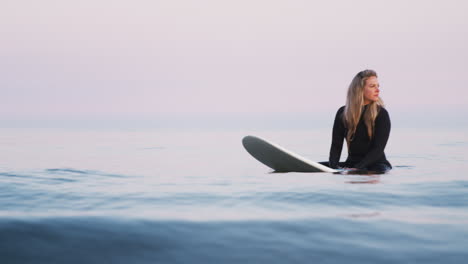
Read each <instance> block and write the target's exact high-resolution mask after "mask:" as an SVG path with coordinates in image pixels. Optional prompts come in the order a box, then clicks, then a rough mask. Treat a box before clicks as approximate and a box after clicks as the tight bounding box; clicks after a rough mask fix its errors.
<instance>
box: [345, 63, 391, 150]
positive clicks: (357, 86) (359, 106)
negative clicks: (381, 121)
mask: <svg viewBox="0 0 468 264" xmlns="http://www.w3.org/2000/svg"><path fill="white" fill-rule="evenodd" d="M370 77H377V73H376V72H375V71H373V70H364V71H361V72H359V73H358V74H356V76H354V78H353V80H352V81H351V84H350V85H349V88H348V96H347V97H346V106H345V109H344V113H343V122H344V124H345V126H346V128H347V129H348V134H347V135H346V141H347V143H348V147H349V144H350V142H351V141H352V140H353V137H354V134H355V133H356V128H357V125H358V123H359V119H360V118H361V114H362V110H363V106H364V87H365V85H366V80H367V79H369V78H370ZM382 107H384V103H383V101H382V99H380V97H379V99H378V100H377V101H375V102H371V103H370V104H368V106H367V111H366V112H365V113H364V116H363V118H364V123H365V124H366V126H367V134H368V135H369V138H372V136H373V135H374V126H375V118H376V117H377V115H378V114H379V111H380V108H382Z"/></svg>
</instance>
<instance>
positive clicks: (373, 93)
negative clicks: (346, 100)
mask: <svg viewBox="0 0 468 264" xmlns="http://www.w3.org/2000/svg"><path fill="white" fill-rule="evenodd" d="M379 87H380V85H379V80H378V79H377V77H375V76H372V77H369V78H367V80H366V85H365V86H364V104H365V105H366V104H370V103H372V102H375V101H377V100H379V92H380V89H379Z"/></svg>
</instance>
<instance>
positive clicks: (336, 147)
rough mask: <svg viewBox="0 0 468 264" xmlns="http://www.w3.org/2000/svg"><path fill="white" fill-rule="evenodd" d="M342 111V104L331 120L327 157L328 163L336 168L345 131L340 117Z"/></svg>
mask: <svg viewBox="0 0 468 264" xmlns="http://www.w3.org/2000/svg"><path fill="white" fill-rule="evenodd" d="M343 111H344V106H343V107H341V108H340V109H338V111H337V112H336V116H335V121H334V122H333V133H332V143H331V147H330V157H329V158H328V161H329V165H330V167H331V168H333V169H336V168H338V163H339V161H340V156H341V150H342V149H343V140H344V137H345V133H346V129H345V126H344V124H343V118H342V115H343Z"/></svg>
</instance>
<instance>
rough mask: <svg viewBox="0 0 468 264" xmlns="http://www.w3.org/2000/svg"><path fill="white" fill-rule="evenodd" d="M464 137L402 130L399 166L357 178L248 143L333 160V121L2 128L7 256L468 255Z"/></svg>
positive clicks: (1, 236)
mask: <svg viewBox="0 0 468 264" xmlns="http://www.w3.org/2000/svg"><path fill="white" fill-rule="evenodd" d="M467 132H468V129H466V128H433V129H412V128H401V129H398V128H397V129H393V130H392V134H391V137H390V141H389V143H388V146H387V149H386V154H387V157H388V159H389V161H390V162H391V163H392V165H393V166H394V168H393V170H391V171H390V172H388V173H386V174H380V175H348V174H332V173H272V172H271V170H270V169H269V168H267V167H265V166H264V165H263V164H261V163H259V162H257V161H256V160H254V159H253V158H252V157H251V156H250V155H248V153H247V152H246V151H245V150H244V149H243V147H242V144H241V139H242V137H243V136H245V135H249V134H250V135H257V136H261V137H263V138H266V139H269V140H271V141H273V142H275V143H277V144H279V145H281V146H283V147H285V148H287V149H289V150H291V151H294V152H295V153H298V154H300V155H302V156H305V157H307V158H309V159H311V160H316V161H324V160H327V158H328V150H329V144H330V139H331V136H330V134H331V131H330V129H329V128H328V129H323V128H320V129H312V128H307V129H289V130H288V129H283V130H281V129H263V130H262V129H260V130H254V131H249V130H245V129H244V130H239V129H234V128H232V129H221V130H208V129H205V130H204V129H198V130H197V129H192V130H190V129H188V130H187V129H172V130H171V129H166V130H164V129H140V130H139V129H134V130H130V129H127V130H119V129H108V130H106V129H53V128H44V129H38V128H37V129H28V128H15V129H7V128H3V129H2V133H1V137H0V147H1V149H2V151H1V152H0V263H2V264H3V263H5V264H9V263H133V264H139V263H425V264H427V263H446V264H447V263H466V260H467V259H468V175H467V171H468V159H467V155H466V154H467V153H468V133H467ZM345 152H346V150H344V153H345ZM345 156H346V155H345V154H343V155H342V158H345Z"/></svg>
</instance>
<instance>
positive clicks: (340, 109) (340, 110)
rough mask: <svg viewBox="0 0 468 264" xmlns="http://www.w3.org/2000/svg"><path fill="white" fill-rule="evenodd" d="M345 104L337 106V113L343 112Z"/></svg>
mask: <svg viewBox="0 0 468 264" xmlns="http://www.w3.org/2000/svg"><path fill="white" fill-rule="evenodd" d="M345 107H346V105H343V106H342V107H340V108H338V111H337V113H339V114H341V113H343V112H344V110H345Z"/></svg>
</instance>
